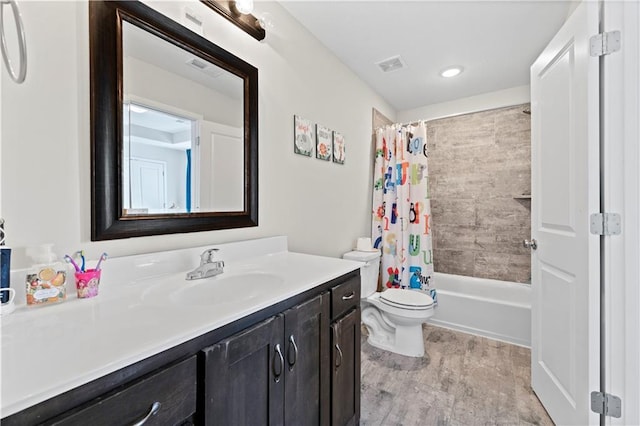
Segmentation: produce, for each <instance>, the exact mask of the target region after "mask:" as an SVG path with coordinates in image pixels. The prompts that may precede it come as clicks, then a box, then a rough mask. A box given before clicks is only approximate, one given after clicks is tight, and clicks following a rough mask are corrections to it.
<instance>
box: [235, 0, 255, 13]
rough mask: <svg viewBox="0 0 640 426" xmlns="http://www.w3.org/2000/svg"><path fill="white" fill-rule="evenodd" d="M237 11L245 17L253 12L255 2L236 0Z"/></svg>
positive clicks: (251, 0)
mask: <svg viewBox="0 0 640 426" xmlns="http://www.w3.org/2000/svg"><path fill="white" fill-rule="evenodd" d="M236 9H237V10H238V12H240V13H242V14H243V15H249V14H251V12H253V0H236Z"/></svg>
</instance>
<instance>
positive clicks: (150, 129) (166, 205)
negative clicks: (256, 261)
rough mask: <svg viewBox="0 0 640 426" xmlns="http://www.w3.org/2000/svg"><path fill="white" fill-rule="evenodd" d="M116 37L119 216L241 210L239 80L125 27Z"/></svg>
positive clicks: (241, 171)
mask: <svg viewBox="0 0 640 426" xmlns="http://www.w3.org/2000/svg"><path fill="white" fill-rule="evenodd" d="M122 36H123V90H124V100H123V120H122V122H123V149H122V165H123V167H122V169H121V173H122V180H121V182H122V188H121V191H122V210H123V211H122V213H123V215H125V216H127V215H135V216H140V215H148V214H184V213H195V212H234V211H243V210H244V208H245V206H244V139H243V118H244V116H243V112H244V109H243V97H244V81H243V79H242V78H240V77H238V76H236V75H234V74H232V73H230V72H228V71H226V70H224V69H222V68H220V67H218V66H216V65H214V64H212V63H210V62H207V61H205V60H204V59H202V58H201V57H199V56H195V55H194V54H193V53H190V52H188V51H186V50H184V49H181V48H179V47H177V46H175V45H174V44H171V43H169V42H167V41H165V40H163V39H161V38H159V37H156V36H155V35H152V34H151V33H149V32H147V31H145V30H143V29H141V28H138V27H137V26H135V25H132V24H130V23H129V22H123V27H122ZM160 89H161V90H160Z"/></svg>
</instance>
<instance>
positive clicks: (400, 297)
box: [343, 250, 433, 357]
mask: <svg viewBox="0 0 640 426" xmlns="http://www.w3.org/2000/svg"><path fill="white" fill-rule="evenodd" d="M343 258H344V259H348V260H356V261H360V262H364V265H363V266H362V267H361V268H360V276H361V287H362V291H361V300H360V306H361V308H362V322H363V323H364V325H365V326H366V327H367V330H368V331H369V339H367V341H368V342H369V344H370V345H371V346H375V347H377V348H380V349H384V350H387V351H390V352H394V353H397V354H400V355H406V356H413V357H421V356H423V355H424V340H423V336H422V324H423V323H425V322H426V320H427V319H428V318H429V317H431V316H432V315H433V299H432V298H431V296H429V295H428V294H426V293H423V292H422V291H417V290H404V289H397V288H390V289H388V290H385V291H383V292H380V293H379V292H376V290H377V287H378V272H379V270H380V252H379V251H378V250H376V251H375V252H363V251H351V252H349V253H345V254H344V255H343Z"/></svg>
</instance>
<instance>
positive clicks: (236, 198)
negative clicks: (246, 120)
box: [199, 121, 245, 212]
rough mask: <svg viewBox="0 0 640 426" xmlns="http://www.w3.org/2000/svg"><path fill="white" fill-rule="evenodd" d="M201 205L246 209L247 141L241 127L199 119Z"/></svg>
mask: <svg viewBox="0 0 640 426" xmlns="http://www.w3.org/2000/svg"><path fill="white" fill-rule="evenodd" d="M200 134H201V137H200V153H199V156H200V186H199V191H200V207H201V209H202V210H204V211H216V212H237V211H244V208H245V206H244V195H245V191H244V184H245V182H244V143H243V133H242V129H241V128H237V127H231V126H226V125H222V124H219V123H214V122H210V121H202V122H201V123H200Z"/></svg>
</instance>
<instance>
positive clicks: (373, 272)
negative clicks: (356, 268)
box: [342, 250, 380, 298]
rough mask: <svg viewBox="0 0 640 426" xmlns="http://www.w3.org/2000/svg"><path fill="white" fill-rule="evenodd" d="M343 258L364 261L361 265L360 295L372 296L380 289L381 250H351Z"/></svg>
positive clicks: (363, 296)
mask: <svg viewBox="0 0 640 426" xmlns="http://www.w3.org/2000/svg"><path fill="white" fill-rule="evenodd" d="M342 258H343V259H347V260H355V261H358V262H363V263H364V264H363V265H362V266H361V267H360V285H361V294H360V297H362V298H365V297H368V296H371V295H372V294H373V293H375V292H376V290H377V289H378V273H379V272H380V251H379V250H375V251H350V252H349V253H345V254H344V255H343V256H342Z"/></svg>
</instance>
